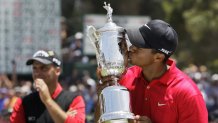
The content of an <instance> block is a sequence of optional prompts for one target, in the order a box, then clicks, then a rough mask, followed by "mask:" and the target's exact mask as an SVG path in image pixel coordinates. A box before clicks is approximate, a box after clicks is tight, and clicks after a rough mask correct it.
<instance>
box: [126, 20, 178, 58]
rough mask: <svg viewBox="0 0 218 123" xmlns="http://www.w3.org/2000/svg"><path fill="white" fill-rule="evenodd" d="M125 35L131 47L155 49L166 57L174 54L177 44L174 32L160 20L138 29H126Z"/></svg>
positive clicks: (152, 21)
mask: <svg viewBox="0 0 218 123" xmlns="http://www.w3.org/2000/svg"><path fill="white" fill-rule="evenodd" d="M127 35H128V37H129V40H130V42H131V44H132V45H134V46H136V47H139V48H149V49H156V50H158V51H160V52H162V53H164V54H165V55H167V56H170V55H172V54H173V53H174V52H175V50H176V47H177V44H178V36H177V33H176V31H175V30H174V29H173V28H172V27H171V26H170V25H169V24H168V23H166V22H164V21H162V20H151V21H150V22H148V23H147V24H144V25H142V26H141V27H140V28H136V29H127Z"/></svg>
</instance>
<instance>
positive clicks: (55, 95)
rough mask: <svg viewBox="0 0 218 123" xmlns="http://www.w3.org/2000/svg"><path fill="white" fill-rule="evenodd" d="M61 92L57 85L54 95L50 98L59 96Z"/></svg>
mask: <svg viewBox="0 0 218 123" xmlns="http://www.w3.org/2000/svg"><path fill="white" fill-rule="evenodd" d="M62 90H63V88H62V87H61V85H60V84H59V83H58V85H57V87H56V89H55V91H54V93H53V94H52V96H51V97H52V98H53V99H55V98H56V97H57V96H58V95H59V94H60V92H61V91H62Z"/></svg>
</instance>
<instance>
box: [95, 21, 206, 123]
mask: <svg viewBox="0 0 218 123" xmlns="http://www.w3.org/2000/svg"><path fill="white" fill-rule="evenodd" d="M127 34H128V37H129V40H130V42H131V44H132V46H130V51H129V62H130V63H131V64H133V65H135V66H132V67H130V68H128V70H127V72H126V73H125V74H124V75H123V76H122V77H121V78H120V81H119V83H120V84H121V85H123V86H125V87H127V88H128V90H129V92H130V98H131V99H130V101H131V107H132V112H133V113H134V114H135V115H136V116H135V117H134V122H135V123H151V122H153V123H207V122H208V113H207V109H206V105H205V102H204V100H203V97H202V94H201V92H200V90H199V89H198V87H197V86H196V84H195V83H194V82H193V81H192V80H191V79H190V78H189V77H188V76H187V75H186V74H184V73H183V72H182V71H180V70H179V69H178V68H177V67H176V63H175V61H173V60H172V59H170V58H169V57H170V56H171V55H172V54H173V53H174V52H175V50H176V47H177V44H178V37H177V33H176V31H175V30H174V29H173V28H172V27H171V26H170V25H169V24H168V23H166V22H164V21H162V20H151V21H150V22H149V23H147V24H144V25H142V26H141V27H140V28H137V29H132V30H127ZM97 73H98V75H99V78H100V79H101V81H102V82H103V84H101V85H99V86H98V89H97V90H98V91H99V92H98V93H100V91H101V90H102V89H103V88H104V87H105V86H107V85H108V83H111V81H112V77H102V76H101V75H100V72H99V70H98V72H97ZM99 110H100V109H99V104H98V106H97V108H96V112H95V113H96V116H95V117H96V121H97V120H99V116H100V114H99V113H100V112H99Z"/></svg>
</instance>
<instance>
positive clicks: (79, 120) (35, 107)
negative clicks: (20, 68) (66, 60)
mask: <svg viewBox="0 0 218 123" xmlns="http://www.w3.org/2000/svg"><path fill="white" fill-rule="evenodd" d="M26 64H27V65H32V77H33V80H34V86H35V89H36V90H37V91H36V92H33V93H31V94H29V95H27V96H25V97H24V98H22V99H18V100H17V102H16V104H15V106H14V109H13V113H12V114H11V117H10V122H11V123H25V122H26V123H29V122H40V123H53V122H55V123H64V122H65V123H84V122H85V103H84V100H83V98H82V97H81V96H80V95H78V94H76V93H71V92H69V91H65V90H63V89H62V87H61V85H60V84H59V82H58V78H59V75H60V74H61V61H60V60H59V58H58V57H57V55H56V53H55V52H54V51H50V50H39V51H37V52H36V53H35V54H34V55H33V57H32V58H31V59H29V60H27V62H26Z"/></svg>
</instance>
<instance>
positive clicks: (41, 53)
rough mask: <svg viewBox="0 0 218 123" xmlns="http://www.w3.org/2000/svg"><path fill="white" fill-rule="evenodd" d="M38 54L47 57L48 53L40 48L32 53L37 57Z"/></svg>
mask: <svg viewBox="0 0 218 123" xmlns="http://www.w3.org/2000/svg"><path fill="white" fill-rule="evenodd" d="M39 56H41V57H49V54H48V53H47V52H45V51H42V50H40V51H38V52H36V53H35V54H34V55H33V57H39Z"/></svg>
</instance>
